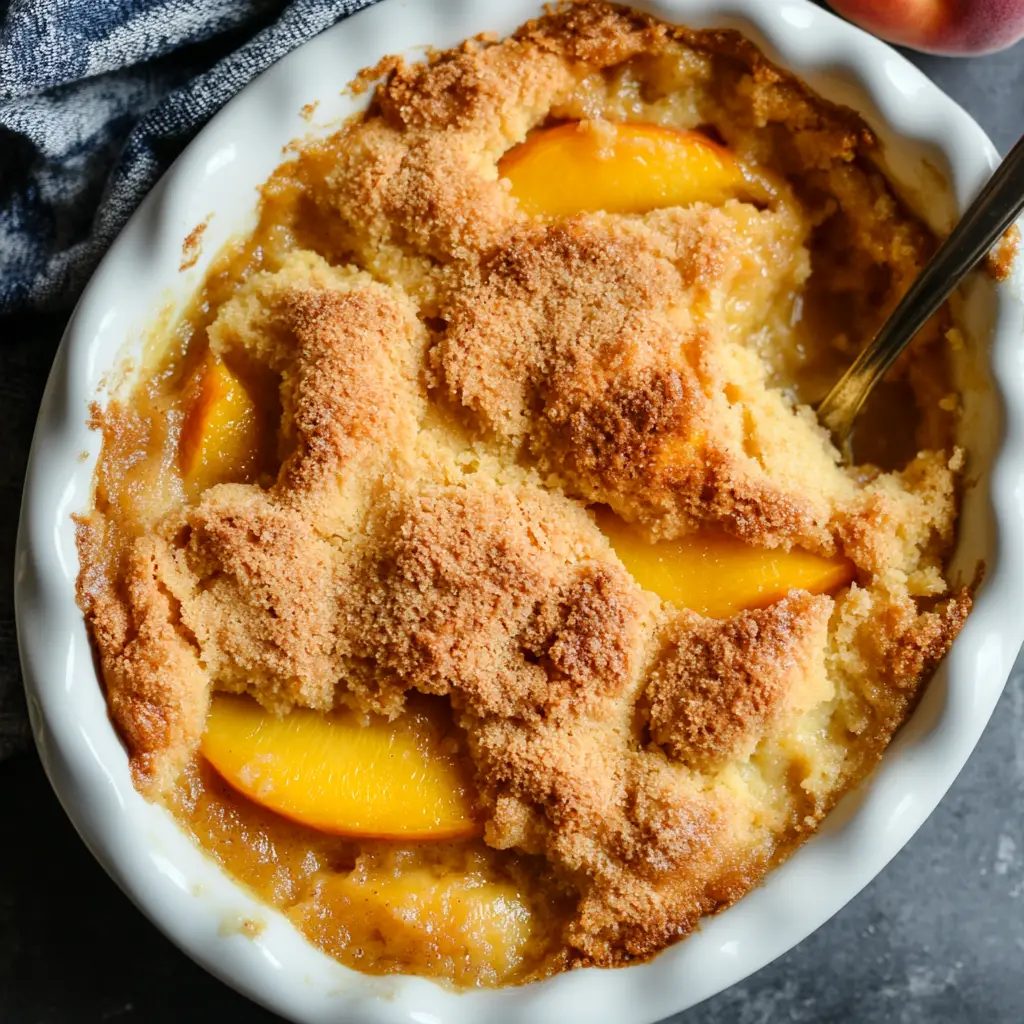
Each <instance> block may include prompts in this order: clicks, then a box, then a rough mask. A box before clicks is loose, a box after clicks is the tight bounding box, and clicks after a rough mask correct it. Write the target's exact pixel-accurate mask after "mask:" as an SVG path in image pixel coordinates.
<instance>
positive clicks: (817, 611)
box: [646, 591, 832, 768]
mask: <svg viewBox="0 0 1024 1024" xmlns="http://www.w3.org/2000/svg"><path fill="white" fill-rule="evenodd" d="M831 610H832V599H831V598H829V597H825V596H819V597H812V596H811V595H810V594H807V593H802V592H798V591H794V592H793V593H792V594H791V595H790V596H788V597H786V598H784V599H783V600H781V601H779V602H777V603H776V604H773V605H770V606H769V607H767V608H764V609H760V610H755V611H749V612H744V613H743V614H741V615H737V616H736V617H735V618H733V619H730V620H728V621H727V622H725V623H724V624H723V623H721V622H718V621H715V620H712V619H704V618H701V617H700V616H699V615H695V614H693V613H692V612H690V613H683V615H682V616H681V619H682V621H681V622H680V623H679V624H678V625H677V627H676V629H675V631H674V632H675V635H674V637H673V641H672V643H671V644H670V645H669V647H668V648H667V649H666V651H665V652H664V653H663V655H662V656H661V658H660V660H659V662H658V664H657V665H656V666H655V667H654V670H653V672H652V673H651V678H650V682H649V683H648V686H647V691H646V703H647V706H648V715H649V720H650V729H651V736H652V738H653V739H654V740H655V742H657V743H659V744H661V745H662V746H663V747H664V748H665V750H666V751H667V752H668V754H669V755H670V756H671V757H673V758H676V759H678V760H680V761H683V762H685V763H687V764H691V765H693V766H694V767H697V768H707V767H714V766H715V765H716V764H720V763H722V762H724V761H727V760H733V759H735V758H737V757H746V756H749V755H750V754H751V753H752V752H753V750H754V747H756V745H757V743H758V741H759V740H760V739H761V737H762V736H763V735H764V733H765V731H766V728H767V727H771V726H778V725H780V724H783V723H784V720H785V718H786V717H787V713H790V715H791V713H792V712H797V711H800V710H804V709H805V708H806V706H807V705H808V704H812V703H816V702H817V701H818V700H820V699H821V697H822V694H821V693H810V694H808V693H801V692H800V691H801V690H806V689H807V688H808V681H810V682H812V683H815V682H819V681H822V682H823V681H824V666H823V665H819V666H817V670H815V669H816V666H815V665H814V662H815V659H818V660H819V661H820V659H821V657H822V652H823V651H824V648H825V636H826V631H827V629H828V619H829V614H830V613H831ZM780 720H782V721H780Z"/></svg>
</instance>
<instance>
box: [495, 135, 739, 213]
mask: <svg viewBox="0 0 1024 1024" xmlns="http://www.w3.org/2000/svg"><path fill="white" fill-rule="evenodd" d="M498 173H499V174H500V175H501V177H502V178H505V179H507V180H508V182H509V183H510V186H511V192H512V195H513V196H515V197H516V199H518V201H519V205H520V207H521V208H522V209H523V210H525V211H526V212H527V213H530V214H532V215H534V216H538V217H548V218H557V217H568V216H572V215H574V214H578V213H585V212H593V211H597V210H604V211H605V212H607V213H646V212H648V211H649V210H655V209H659V208H662V207H669V206H688V205H690V204H692V203H696V202H706V203H713V204H721V203H724V202H725V201H726V200H728V199H734V198H738V197H740V196H743V195H745V194H747V193H748V192H749V191H750V187H751V186H750V183H749V182H748V180H747V178H746V177H745V176H744V174H743V171H742V169H741V167H740V165H739V164H738V163H737V161H736V160H735V159H734V158H733V157H732V155H731V154H730V153H729V151H728V150H727V149H725V148H724V147H722V146H719V145H718V144H717V143H715V142H712V141H711V140H710V139H709V138H707V137H706V136H705V135H702V134H701V133H700V132H694V131H681V130H679V129H676V128H665V127H662V126H661V125H656V124H613V123H610V122H604V121H602V122H587V121H584V122H579V123H578V124H577V123H572V124H562V125H558V126H556V127H554V128H541V129H538V130H537V131H534V132H532V133H531V134H530V135H529V136H528V137H527V139H526V140H525V141H524V142H522V143H520V145H518V146H515V147H514V148H512V149H511V150H509V152H508V153H506V154H505V155H504V156H503V157H502V158H501V161H500V162H499V164H498Z"/></svg>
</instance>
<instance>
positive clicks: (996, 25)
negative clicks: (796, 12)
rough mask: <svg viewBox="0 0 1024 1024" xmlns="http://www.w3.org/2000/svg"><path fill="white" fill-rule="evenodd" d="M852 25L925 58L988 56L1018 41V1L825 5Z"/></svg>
mask: <svg viewBox="0 0 1024 1024" xmlns="http://www.w3.org/2000/svg"><path fill="white" fill-rule="evenodd" d="M829 4H830V5H831V6H832V7H833V8H834V9H835V11H836V12H837V13H839V14H841V15H843V17H844V18H848V19H849V20H850V21H852V22H853V23H854V24H855V25H859V26H860V27H861V28H865V29H867V30H868V31H869V32H873V33H874V34H875V35H876V36H880V37H881V38H882V39H887V40H888V41H889V42H890V43H898V44H899V45H900V46H909V47H910V48H911V49H913V50H923V51H924V52H925V53H941V54H947V55H950V56H962V57H967V56H971V55H974V54H979V53H994V52H995V51H996V50H1003V49H1005V48H1006V47H1007V46H1011V45H1012V44H1013V43H1015V42H1017V40H1018V39H1020V38H1022V37H1024V0H829Z"/></svg>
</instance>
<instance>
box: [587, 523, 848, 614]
mask: <svg viewBox="0 0 1024 1024" xmlns="http://www.w3.org/2000/svg"><path fill="white" fill-rule="evenodd" d="M598 521H599V523H600V526H601V529H602V530H603V531H604V533H605V536H607V537H608V539H609V540H610V541H611V544H612V547H613V548H614V549H615V553H616V554H617V555H618V556H619V558H620V559H621V560H622V564H623V565H624V566H625V567H626V569H627V570H628V571H629V573H630V574H631V575H632V577H633V579H635V580H636V581H637V583H639V584H640V586H641V587H643V588H644V590H650V591H652V592H653V593H655V594H657V595H658V597H660V598H661V599H662V600H663V601H670V602H672V603H673V604H676V605H679V606H681V607H683V608H689V609H691V610H692V611H695V612H699V613H700V614H701V615H707V616H710V617H711V618H714V619H725V618H729V616H731V615H735V614H736V613H737V612H740V611H744V610H745V609H748V608H763V607H765V606H766V605H769V604H773V603H774V602H776V601H778V600H780V599H781V598H783V597H785V596H786V594H787V593H789V591H790V590H808V591H810V592H811V593H812V594H826V593H829V592H830V591H833V590H836V589H838V588H839V587H841V586H844V585H845V584H847V583H849V582H850V581H851V580H852V579H853V578H854V575H855V568H854V565H853V563H852V562H851V561H850V560H849V559H848V558H842V557H836V558H825V557H823V556H822V555H816V554H813V553H812V552H810V551H804V550H802V549H800V548H793V549H791V550H790V551H782V550H778V549H775V550H772V549H767V548H756V547H752V546H751V545H749V544H745V543H743V541H741V540H737V539H736V538H735V537H731V536H729V535H728V534H725V533H719V532H712V531H707V532H703V531H702V532H700V533H695V534H691V535H689V536H687V537H682V538H680V539H679V540H669V541H658V542H656V543H654V544H651V543H648V542H647V541H646V540H644V539H643V538H642V537H641V536H640V535H639V534H638V533H637V532H635V531H634V530H632V529H631V528H630V527H629V526H628V525H626V524H625V523H623V522H622V520H620V519H618V518H617V517H615V516H613V515H611V514H610V513H604V514H602V515H600V516H599V519H598Z"/></svg>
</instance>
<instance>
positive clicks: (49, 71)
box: [0, 0, 374, 315]
mask: <svg viewBox="0 0 1024 1024" xmlns="http://www.w3.org/2000/svg"><path fill="white" fill-rule="evenodd" d="M373 2H374V0H293V2H292V3H287V2H285V0H0V315H2V314H4V313H10V312H13V311H15V310H18V309H24V308H28V307H36V308H51V309H54V308H61V307H67V306H70V305H71V304H72V303H73V302H74V301H75V299H76V298H77V297H78V293H79V292H80V291H81V289H82V286H83V285H84V284H85V282H86V280H87V279H88V276H89V274H90V273H91V271H92V269H93V267H94V266H95V265H96V263H97V261H98V260H99V258H100V256H102V254H103V252H104V250H105V249H106V248H107V246H108V245H109V244H110V243H111V241H112V240H113V239H114V237H115V235H116V234H117V233H118V231H120V230H121V228H122V226H123V225H124V223H125V221H126V220H127V219H128V216H129V214H131V212H132V210H134V209H135V207H136V206H137V205H138V204H139V201H140V200H141V199H142V197H143V196H145V194H146V193H147V192H148V191H149V189H150V188H151V187H152V186H153V184H154V183H155V182H156V180H157V179H158V178H159V177H160V175H161V174H162V173H163V172H164V170H166V168H167V167H168V165H169V164H170V163H171V161H172V160H173V159H174V158H175V157H176V156H177V155H178V153H180V152H181V150H182V148H183V147H184V146H185V145H186V144H187V143H188V141H189V140H190V139H191V138H192V137H193V136H194V135H195V134H196V132H197V131H198V130H199V129H200V128H201V127H202V126H203V125H204V124H205V123H206V121H207V120H209V118H210V117H211V116H212V115H213V114H215V113H216V112H217V111H218V110H219V109H220V108H221V107H222V106H223V105H224V104H225V103H226V102H227V101H228V100H229V99H230V98H231V97H232V96H233V95H234V94H235V93H236V92H238V90H239V89H241V88H242V87H243V86H244V85H245V84H246V83H247V82H250V81H251V80H252V79H253V78H255V77H256V75H258V74H259V73H260V72H261V71H263V70H264V69H266V68H267V67H268V66H269V65H270V64H272V63H273V62H274V61H276V60H277V59H278V58H279V57H282V56H283V55H284V54H286V53H287V52H288V51H289V50H292V49H294V48H295V47H296V46H298V45H299V44H300V43H303V42H305V41H306V40H307V39H309V38H310V37H311V36H314V35H316V34H317V33H318V32H320V31H322V30H323V29H325V28H327V27H328V26H329V25H333V24H334V23H335V22H336V21H338V20H340V19H342V18H344V17H347V16H348V15H349V14H352V13H354V12H355V11H358V10H360V9H361V8H363V7H367V6H369V4H370V3H373Z"/></svg>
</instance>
